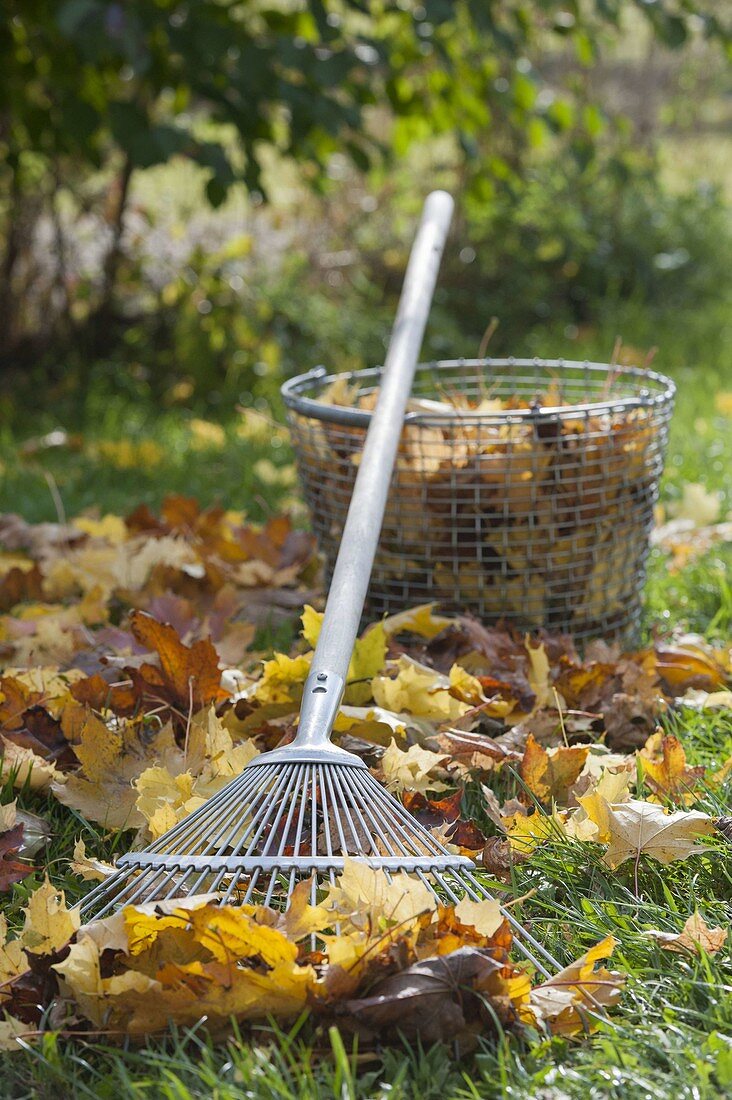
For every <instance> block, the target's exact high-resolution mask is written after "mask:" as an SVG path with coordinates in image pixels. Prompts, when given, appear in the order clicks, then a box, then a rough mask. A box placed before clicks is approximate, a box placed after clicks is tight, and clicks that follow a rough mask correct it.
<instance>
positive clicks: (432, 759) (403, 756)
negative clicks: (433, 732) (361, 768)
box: [380, 738, 447, 794]
mask: <svg viewBox="0 0 732 1100" xmlns="http://www.w3.org/2000/svg"><path fill="white" fill-rule="evenodd" d="M446 759H447V757H445V756H443V755H442V754H441V753H437V752H430V751H429V750H428V749H423V748H421V746H419V745H410V747H409V748H408V749H406V750H405V749H400V748H399V746H398V745H397V743H396V741H395V740H394V739H393V738H392V740H391V743H390V744H389V747H388V748H387V750H386V752H385V753H384V755H383V756H382V757H381V761H380V763H381V769H382V771H383V773H384V782H385V783H386V786H387V788H388V790H390V791H392V792H394V791H405V790H408V791H420V792H421V793H423V794H424V793H426V792H427V791H444V790H445V789H446V788H447V784H446V783H443V782H442V781H441V780H439V779H435V777H434V776H433V775H432V772H434V771H435V770H436V769H440V768H441V767H442V766H443V764H444V762H445V760H446Z"/></svg>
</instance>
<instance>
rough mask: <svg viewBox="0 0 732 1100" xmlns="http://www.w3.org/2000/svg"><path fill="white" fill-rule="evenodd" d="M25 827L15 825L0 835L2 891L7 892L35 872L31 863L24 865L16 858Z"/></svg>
mask: <svg viewBox="0 0 732 1100" xmlns="http://www.w3.org/2000/svg"><path fill="white" fill-rule="evenodd" d="M23 829H24V826H23V825H14V826H13V827H12V828H10V829H6V830H5V832H2V833H0V891H2V892H5V891H6V890H9V889H10V887H11V886H13V885H14V883H16V882H22V881H23V879H24V878H26V877H27V876H28V875H30V874H32V872H33V865H32V864H31V863H22V862H21V861H20V860H19V859H15V858H14V857H15V856H17V855H18V850H19V848H20V846H21V844H22V843H23Z"/></svg>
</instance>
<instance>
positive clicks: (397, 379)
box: [266, 191, 454, 764]
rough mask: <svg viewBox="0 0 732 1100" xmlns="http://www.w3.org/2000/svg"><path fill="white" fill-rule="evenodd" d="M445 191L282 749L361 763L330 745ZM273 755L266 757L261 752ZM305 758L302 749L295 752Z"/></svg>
mask: <svg viewBox="0 0 732 1100" xmlns="http://www.w3.org/2000/svg"><path fill="white" fill-rule="evenodd" d="M453 206H454V203H453V200H452V198H451V196H450V195H448V194H447V192H445V191H433V192H432V194H431V195H428V197H427V200H426V202H425V204H424V209H423V211H422V218H421V220H420V223H419V227H418V229H417V235H416V237H415V240H414V244H413V245H412V251H411V253H410V256H409V263H408V265H407V272H406V275H405V277H404V285H403V287H402V293H401V297H400V299H399V308H398V310H397V315H396V319H395V321H394V327H393V329H392V332H391V337H390V339H389V347H388V350H387V353H386V359H385V360H384V368H383V371H382V376H381V386H380V390H379V398H378V402H377V405H376V409H375V411H374V413H373V415H372V417H371V424H370V426H369V429H368V432H367V435H366V442H365V443H364V448H363V453H362V455H361V462H360V464H359V469H358V474H357V476H356V481H355V484H354V487H353V495H352V497H351V503H350V505H349V508H348V515H347V517H346V523H345V526H344V528H343V537H342V539H341V545H340V549H339V551H338V557H337V559H336V563H335V568H334V570H333V579H332V581H331V584H330V591H329V593H328V600H327V602H326V605H325V614H324V616H323V623H322V626H321V629H320V636H319V638H318V643H317V645H316V647H315V653H314V655H313V662H312V665H311V670H310V675H309V676H308V679H307V681H306V683H305V688H304V691H303V700H302V707H301V710H300V723H299V726H298V731H297V736H296V738H295V740H294V741H293V743H292V744H291V745H288V746H287V748H286V749H284V750H279V752H278V755H279V753H280V752H288V753H289V754H290V759H292V758H293V756H294V752H292V750H319V756H318V755H317V754H315V753H314V754H313V759H316V758H319V759H323V752H322V750H323V749H327V753H328V756H336V755H337V756H338V757H341V756H342V757H343V759H342V760H341V762H342V763H346V762H349V761H353V762H355V763H357V764H360V763H361V761H360V760H358V757H353V756H352V755H351V754H350V753H346V752H344V750H343V749H339V748H337V746H335V745H331V744H330V735H331V732H332V729H333V723H334V722H335V719H336V715H337V714H338V708H339V707H340V703H341V699H342V697H343V690H344V687H345V682H346V676H347V674H348V666H349V664H350V660H351V654H352V653H353V646H354V643H355V641H356V637H357V635H358V627H359V623H360V621H361V614H362V612H363V605H364V600H365V599H366V591H367V589H368V585H369V579H370V577H371V567H372V565H373V561H374V555H375V553H376V547H377V545H378V542H379V535H380V534H381V525H382V523H383V520H384V510H385V508H386V498H387V495H388V492H389V485H390V483H391V476H392V472H393V469H394V460H395V458H396V452H397V447H398V446H399V438H400V436H401V432H402V424H403V421H404V413H405V410H406V407H407V401H408V400H409V396H410V394H411V392H412V382H413V380H414V372H415V369H416V366H417V358H418V356H419V351H420V348H421V346H422V338H423V336H424V330H425V325H426V324H427V317H428V315H429V311H430V306H431V304H432V295H433V293H434V289H435V283H436V281H437V272H438V270H439V267H440V260H441V258H442V252H443V249H444V247H445V240H446V238H447V231H448V229H449V227H450V219H451V217H452V211H453ZM266 755H267V758H268V759H270V760H271V759H272V755H271V754H269V753H268V754H266ZM298 756H299V757H300V758H302V759H305V757H303V755H302V752H299V753H298Z"/></svg>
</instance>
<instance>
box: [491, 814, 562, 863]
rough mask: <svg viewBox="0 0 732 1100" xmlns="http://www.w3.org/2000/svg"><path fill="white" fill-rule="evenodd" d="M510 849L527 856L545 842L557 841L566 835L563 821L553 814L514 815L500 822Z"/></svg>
mask: <svg viewBox="0 0 732 1100" xmlns="http://www.w3.org/2000/svg"><path fill="white" fill-rule="evenodd" d="M502 824H503V827H504V829H505V830H506V834H507V836H508V840H509V843H510V845H511V848H512V849H513V850H514V851H515V852H521V853H523V854H524V855H527V854H528V853H530V852H533V850H534V848H536V847H538V845H539V844H542V843H543V842H544V841H545V840H557V839H558V838H560V837H563V836H565V835H566V828H565V824H564V821H563V819H562V818H561V817H560V816H559V814H557V813H553V814H551V815H550V814H540V813H533V814H522V813H515V814H512V815H511V816H510V817H504V818H503V820H502Z"/></svg>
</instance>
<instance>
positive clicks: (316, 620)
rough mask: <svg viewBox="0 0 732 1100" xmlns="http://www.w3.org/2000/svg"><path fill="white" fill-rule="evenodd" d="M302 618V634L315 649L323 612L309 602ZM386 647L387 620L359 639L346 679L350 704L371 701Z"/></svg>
mask: <svg viewBox="0 0 732 1100" xmlns="http://www.w3.org/2000/svg"><path fill="white" fill-rule="evenodd" d="M301 621H302V636H303V638H304V639H305V641H306V642H307V643H308V645H310V646H312V647H313V649H314V648H315V646H316V645H317V642H318V638H319V637H320V628H321V626H322V623H323V615H322V613H321V612H320V611H316V610H315V608H314V607H311V606H310V604H305V607H304V609H303V613H302V615H301ZM386 647H387V637H386V632H385V630H384V625H383V623H376V624H374V625H373V626H370V627H369V628H368V629H367V630H366V631H364V633H363V635H362V636H361V637H360V638H357V639H356V643H355V645H354V647H353V653H352V654H351V660H350V663H349V665H348V676H347V678H346V691H345V693H344V699H345V701H346V702H347V703H351V704H353V705H354V706H359V705H361V704H363V703H367V702H368V701H369V699H370V698H371V683H370V681H371V680H372V679H373V677H374V676H376V674H377V673H378V672H380V671H381V669H382V668H383V667H384V661H385V660H386Z"/></svg>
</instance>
